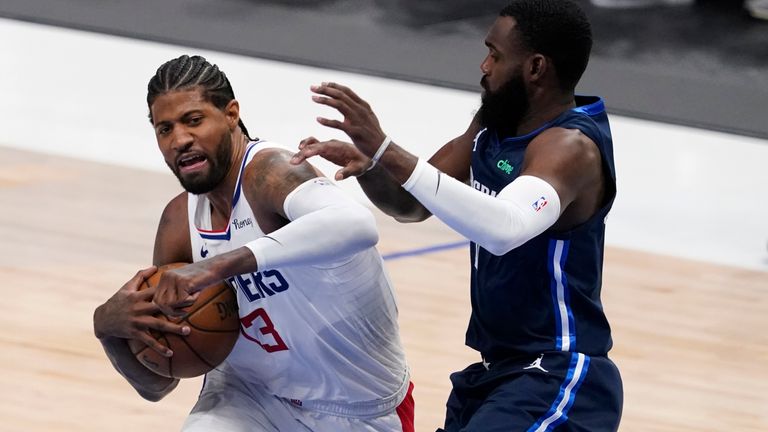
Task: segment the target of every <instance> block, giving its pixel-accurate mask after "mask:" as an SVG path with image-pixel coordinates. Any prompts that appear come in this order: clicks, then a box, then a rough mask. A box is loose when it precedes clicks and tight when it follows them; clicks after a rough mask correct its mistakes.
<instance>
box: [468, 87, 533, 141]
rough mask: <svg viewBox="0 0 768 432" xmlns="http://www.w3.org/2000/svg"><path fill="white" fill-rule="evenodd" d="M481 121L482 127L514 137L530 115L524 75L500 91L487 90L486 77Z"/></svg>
mask: <svg viewBox="0 0 768 432" xmlns="http://www.w3.org/2000/svg"><path fill="white" fill-rule="evenodd" d="M481 84H482V86H483V89H485V91H484V92H483V96H482V105H481V106H480V111H479V112H478V114H479V120H480V125H481V126H482V127H486V128H489V129H493V130H495V131H496V132H497V133H499V135H501V136H514V135H516V132H517V127H518V126H519V125H520V121H521V120H522V119H523V117H525V115H526V114H528V109H529V107H530V105H529V103H528V94H527V93H526V91H525V83H524V82H523V77H522V75H520V74H518V75H515V76H513V77H511V78H510V79H509V80H508V81H507V82H505V83H504V84H503V85H502V86H501V87H500V88H499V89H498V90H496V91H493V92H492V91H490V90H488V89H487V84H486V81H485V77H483V80H482V81H481Z"/></svg>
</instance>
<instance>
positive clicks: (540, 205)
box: [531, 197, 547, 211]
mask: <svg viewBox="0 0 768 432" xmlns="http://www.w3.org/2000/svg"><path fill="white" fill-rule="evenodd" d="M546 205H547V199H546V198H545V197H541V198H539V199H537V200H536V201H534V202H533V204H531V207H533V209H534V210H535V211H539V210H541V209H543V208H544V206H546Z"/></svg>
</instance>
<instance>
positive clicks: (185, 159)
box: [176, 153, 208, 172]
mask: <svg viewBox="0 0 768 432" xmlns="http://www.w3.org/2000/svg"><path fill="white" fill-rule="evenodd" d="M207 163H208V158H207V157H205V155H202V154H198V153H193V154H185V155H183V156H180V157H178V158H177V159H176V166H177V167H178V169H179V172H192V171H197V170H199V169H201V168H202V167H204V166H205V165H206V164H207Z"/></svg>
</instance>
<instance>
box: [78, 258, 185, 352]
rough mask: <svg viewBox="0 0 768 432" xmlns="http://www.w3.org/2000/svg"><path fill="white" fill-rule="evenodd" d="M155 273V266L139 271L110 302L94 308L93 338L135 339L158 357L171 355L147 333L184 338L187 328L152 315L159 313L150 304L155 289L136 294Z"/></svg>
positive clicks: (151, 303) (150, 288) (152, 304)
mask: <svg viewBox="0 0 768 432" xmlns="http://www.w3.org/2000/svg"><path fill="white" fill-rule="evenodd" d="M156 271H157V268H156V267H150V268H147V269H144V270H140V271H139V272H138V273H136V275H135V276H134V277H133V278H131V280H129V281H128V282H126V283H125V285H123V286H122V288H120V289H119V290H118V291H117V292H116V293H115V294H114V295H113V296H112V297H111V298H110V299H109V300H107V301H106V302H105V303H104V304H103V305H101V306H99V307H98V308H97V309H96V312H95V313H94V316H93V327H94V331H95V333H96V337H98V338H100V339H101V338H105V337H116V338H122V339H134V340H138V341H141V342H143V343H144V344H146V345H147V346H149V347H150V348H152V349H153V350H155V351H157V352H158V353H159V354H161V355H165V356H171V355H172V354H173V353H172V352H171V351H170V350H169V349H168V348H167V347H165V346H164V345H162V344H160V343H159V342H158V341H157V340H156V339H155V338H154V337H152V336H151V335H150V333H149V331H150V330H156V331H160V332H164V333H176V334H180V335H187V334H189V331H190V329H189V327H187V326H181V325H178V324H174V323H172V322H170V321H168V320H166V319H163V318H158V317H157V316H155V315H156V314H157V313H158V312H159V311H160V309H159V308H158V307H157V305H155V304H154V303H153V302H152V297H153V296H154V295H155V294H156V288H155V287H149V288H146V289H143V290H141V291H139V287H140V286H141V284H142V283H144V281H145V280H146V279H147V278H149V277H150V276H152V275H153V274H154V273H155V272H156Z"/></svg>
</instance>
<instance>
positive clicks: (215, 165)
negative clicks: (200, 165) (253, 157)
mask: <svg viewBox="0 0 768 432" xmlns="http://www.w3.org/2000/svg"><path fill="white" fill-rule="evenodd" d="M169 166H170V168H171V171H173V174H175V175H176V178H177V179H179V183H181V187H183V188H184V190H186V191H187V192H189V193H191V194H193V195H201V194H204V193H208V192H210V191H212V190H214V189H216V187H217V186H218V185H219V184H221V182H222V181H224V178H225V177H226V176H227V173H228V172H229V169H230V168H231V167H232V136H231V135H230V134H229V132H225V133H224V135H222V136H221V139H220V140H219V145H218V146H217V147H216V154H214V158H213V159H210V158H209V159H208V166H209V167H210V169H209V170H208V174H207V175H205V174H201V173H195V174H192V175H189V176H186V177H184V176H182V175H181V173H180V172H179V169H178V168H177V167H174V166H171V165H170V164H169Z"/></svg>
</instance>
